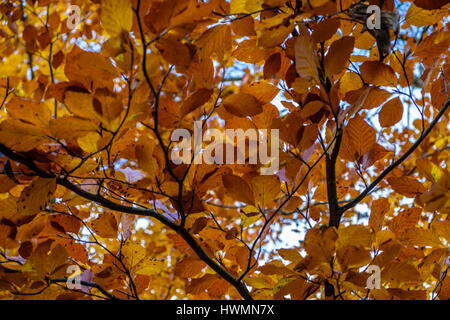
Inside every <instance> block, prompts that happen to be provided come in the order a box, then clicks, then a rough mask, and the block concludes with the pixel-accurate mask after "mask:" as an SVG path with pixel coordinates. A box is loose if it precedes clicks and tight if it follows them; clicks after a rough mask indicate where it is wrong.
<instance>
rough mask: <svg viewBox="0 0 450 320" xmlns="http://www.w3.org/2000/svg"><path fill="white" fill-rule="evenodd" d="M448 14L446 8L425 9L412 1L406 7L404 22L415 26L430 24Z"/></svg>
mask: <svg viewBox="0 0 450 320" xmlns="http://www.w3.org/2000/svg"><path fill="white" fill-rule="evenodd" d="M445 16H448V8H442V9H436V10H425V9H422V8H419V7H417V6H416V5H415V4H414V3H412V4H411V6H410V7H409V9H408V12H407V13H406V16H405V19H406V22H408V23H409V24H412V25H413V26H416V27H423V26H431V25H433V24H436V23H438V22H439V21H442V19H443V18H444V17H445Z"/></svg>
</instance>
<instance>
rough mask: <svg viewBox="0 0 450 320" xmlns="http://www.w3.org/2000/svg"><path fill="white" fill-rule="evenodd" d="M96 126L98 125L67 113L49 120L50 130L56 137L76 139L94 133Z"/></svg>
mask: <svg viewBox="0 0 450 320" xmlns="http://www.w3.org/2000/svg"><path fill="white" fill-rule="evenodd" d="M97 128H98V126H97V125H96V124H95V123H94V122H92V121H90V120H85V119H81V118H78V117H72V116H69V115H64V116H62V117H59V118H57V119H52V120H50V132H51V133H52V135H53V137H55V138H58V139H76V138H79V137H82V136H84V135H87V134H89V133H95V132H96V131H97Z"/></svg>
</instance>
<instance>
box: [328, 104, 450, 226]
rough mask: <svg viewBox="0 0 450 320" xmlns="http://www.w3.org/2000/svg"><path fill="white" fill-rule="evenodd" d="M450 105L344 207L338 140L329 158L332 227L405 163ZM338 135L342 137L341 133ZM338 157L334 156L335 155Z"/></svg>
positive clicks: (443, 108) (446, 105)
mask: <svg viewBox="0 0 450 320" xmlns="http://www.w3.org/2000/svg"><path fill="white" fill-rule="evenodd" d="M449 105H450V100H447V101H446V102H445V104H444V105H443V107H442V108H441V110H440V111H439V113H438V114H437V115H436V117H435V118H434V119H433V121H432V122H431V123H430V125H429V126H428V128H427V129H425V130H424V131H423V132H422V134H421V135H420V137H419V138H418V139H417V140H416V142H415V143H414V144H413V145H412V146H411V147H410V148H409V149H408V150H407V151H406V152H405V153H404V154H403V155H402V156H401V157H400V158H398V159H397V160H396V161H395V162H393V163H392V164H390V165H389V166H388V167H387V168H386V169H384V171H383V172H382V173H381V174H380V175H379V176H378V177H377V178H376V179H375V180H374V181H373V182H372V183H371V184H370V185H368V186H367V187H366V188H365V189H364V190H363V191H362V192H361V193H360V194H359V195H358V196H357V197H356V198H354V199H353V200H350V202H348V203H346V204H345V205H343V206H340V205H339V204H338V199H337V193H336V172H335V171H336V170H335V166H336V158H335V156H336V157H337V153H338V152H339V145H338V144H337V143H338V139H337V140H336V147H335V148H334V149H333V154H332V155H331V156H330V157H327V158H326V159H327V187H328V200H329V209H330V222H329V226H330V227H336V228H338V227H339V223H340V220H341V217H342V215H343V214H344V212H345V211H347V210H349V209H351V208H353V207H354V206H356V205H357V204H358V203H360V202H361V201H362V200H363V199H364V197H366V196H367V194H369V192H370V191H372V189H374V188H375V187H376V186H377V185H378V184H379V183H380V182H381V181H382V180H383V179H384V177H386V176H387V175H388V174H389V173H390V172H391V171H392V170H394V169H395V168H396V167H398V166H399V165H400V164H401V163H402V162H403V161H405V160H406V159H407V158H408V157H409V156H410V155H411V154H412V153H413V152H414V150H416V149H417V147H418V146H419V145H420V144H421V143H422V142H423V141H424V140H425V138H426V137H427V136H428V134H429V133H430V132H431V131H432V130H433V128H434V127H435V126H436V124H437V123H438V122H439V120H440V119H441V118H442V116H444V114H445V113H446V111H447V109H448V107H449ZM337 135H340V136H341V134H339V132H338V133H337ZM335 153H336V155H335V156H334V154H335Z"/></svg>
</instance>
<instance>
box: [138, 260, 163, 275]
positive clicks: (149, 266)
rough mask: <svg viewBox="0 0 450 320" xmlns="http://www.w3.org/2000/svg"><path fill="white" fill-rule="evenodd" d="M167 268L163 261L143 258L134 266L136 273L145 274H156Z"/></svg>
mask: <svg viewBox="0 0 450 320" xmlns="http://www.w3.org/2000/svg"><path fill="white" fill-rule="evenodd" d="M166 268H167V266H166V264H165V263H164V261H159V260H151V259H143V260H142V261H141V262H139V263H138V264H137V266H136V271H135V272H136V274H142V275H146V276H151V275H158V274H159V273H161V271H163V270H165V269H166Z"/></svg>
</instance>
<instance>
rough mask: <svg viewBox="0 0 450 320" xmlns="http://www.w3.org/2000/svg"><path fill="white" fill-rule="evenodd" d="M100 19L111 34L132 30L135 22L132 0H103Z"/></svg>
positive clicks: (117, 34)
mask: <svg viewBox="0 0 450 320" xmlns="http://www.w3.org/2000/svg"><path fill="white" fill-rule="evenodd" d="M100 19H101V22H102V25H103V28H104V29H105V30H106V32H108V34H109V35H110V36H119V35H121V33H122V32H123V31H130V30H131V25H132V23H133V11H132V8H131V2H130V0H103V1H102V12H101V17H100Z"/></svg>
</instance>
